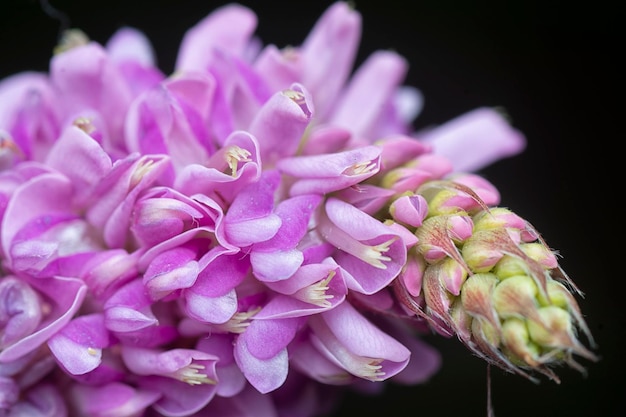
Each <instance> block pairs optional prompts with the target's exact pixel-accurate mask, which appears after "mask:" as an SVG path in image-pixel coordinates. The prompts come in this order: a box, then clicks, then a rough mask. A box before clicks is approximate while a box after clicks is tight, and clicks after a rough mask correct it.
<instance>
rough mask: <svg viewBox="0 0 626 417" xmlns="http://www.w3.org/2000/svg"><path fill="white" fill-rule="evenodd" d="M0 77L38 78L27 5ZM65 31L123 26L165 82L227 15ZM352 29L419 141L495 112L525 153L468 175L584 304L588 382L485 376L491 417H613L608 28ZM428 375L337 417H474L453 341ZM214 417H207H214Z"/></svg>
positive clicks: (614, 180) (36, 32) (46, 34)
mask: <svg viewBox="0 0 626 417" xmlns="http://www.w3.org/2000/svg"><path fill="white" fill-rule="evenodd" d="M0 3H1V6H0V7H1V8H0V16H1V18H0V19H1V24H0V77H5V76H7V75H10V74H12V73H15V72H18V71H22V70H27V69H36V70H43V71H45V70H47V65H48V60H49V57H50V54H51V51H52V48H53V47H54V45H55V43H56V36H57V33H58V30H59V23H58V21H55V20H54V19H51V18H49V17H47V16H46V15H45V14H44V13H43V12H42V10H41V8H40V6H39V1H38V0H8V1H7V0H2V1H1V2H0ZM50 3H51V4H52V5H53V6H55V7H56V8H57V9H59V10H62V11H63V12H64V13H66V14H67V15H68V16H69V18H70V23H71V25H72V26H73V27H79V28H81V29H83V30H84V31H85V32H86V33H87V34H88V35H89V36H90V37H91V38H92V39H94V40H96V41H99V42H102V43H104V42H105V41H106V40H107V39H108V37H109V36H111V35H112V34H113V32H114V31H115V30H116V29H117V28H119V27H120V26H122V25H131V26H135V27H137V28H139V29H141V30H143V31H144V32H145V33H146V34H147V35H148V36H149V38H150V39H151V41H152V43H153V45H154V47H155V49H156V52H157V57H158V64H159V66H160V68H161V69H162V70H164V71H165V72H166V73H169V72H170V71H171V70H172V68H173V63H174V59H175V57H176V51H177V48H178V45H179V42H180V40H181V38H182V36H183V33H184V31H185V30H186V29H187V28H189V27H190V26H192V25H193V24H195V23H196V22H197V21H198V20H200V19H201V18H202V17H204V16H205V15H206V14H208V13H209V12H210V11H211V10H213V9H214V8H215V7H217V6H219V5H221V4H224V3H225V2H224V1H208V0H207V1H184V0H178V1H174V0H169V1H168V0H161V1H130V0H126V1H120V0H109V1H67V0H66V1H61V0H56V1H55V0H51V1H50ZM240 3H242V4H244V5H247V6H250V7H251V8H253V9H254V10H255V12H257V15H258V16H259V26H258V30H257V34H258V35H259V36H260V37H261V39H262V40H263V41H264V42H265V43H274V44H276V45H278V46H279V47H283V46H286V45H287V44H296V45H297V44H299V43H300V42H302V40H303V39H304V37H305V36H306V34H307V33H308V31H309V29H310V28H311V27H312V26H313V24H314V22H315V21H316V19H317V18H318V17H319V16H320V14H321V13H322V12H323V11H324V10H325V9H326V7H327V6H328V5H329V4H330V2H328V1H320V2H302V1H291V2H287V1H272V2H267V1H266V2H254V1H241V2H240ZM353 4H354V5H355V7H356V9H357V10H358V11H360V12H361V13H362V15H363V40H362V44H361V49H360V54H359V60H362V59H363V58H364V57H365V56H367V55H368V54H369V53H371V52H373V51H374V50H376V49H380V48H391V49H394V50H396V51H398V52H399V53H400V54H402V55H404V56H405V57H406V58H407V59H408V60H409V62H410V65H411V67H410V70H409V75H408V78H407V80H406V84H409V85H413V86H416V87H418V88H419V89H420V90H421V91H422V92H423V94H424V96H425V107H424V110H423V113H422V114H421V115H420V117H419V118H418V120H417V121H416V123H415V125H416V127H418V128H419V127H422V126H428V125H430V124H434V123H443V122H445V121H446V120H449V119H451V118H453V117H455V116H458V115H460V114H461V113H463V112H466V111H469V110H471V109H474V108H476V107H480V106H501V107H503V108H504V109H505V110H506V111H507V112H508V114H509V115H510V116H511V120H512V123H513V125H514V126H515V127H516V128H518V129H520V130H521V131H522V132H523V133H524V134H525V135H526V137H527V139H528V147H527V149H526V151H525V152H524V153H523V154H521V155H519V156H515V157H512V158H509V159H506V160H503V161H500V162H498V163H496V164H494V165H492V166H490V167H489V168H487V169H485V170H483V171H481V173H482V174H483V175H484V176H485V177H486V178H488V179H489V180H490V181H491V182H493V183H494V184H495V185H496V186H497V187H498V188H499V190H500V191H501V194H502V205H504V206H507V207H509V208H511V209H513V210H514V211H516V212H517V213H518V214H520V215H522V216H523V217H525V218H526V219H527V220H529V221H530V222H531V223H533V224H534V225H535V226H536V227H537V229H538V230H539V231H540V232H541V233H542V234H543V237H544V238H545V239H546V241H547V242H548V244H549V245H550V246H551V247H553V248H555V249H558V250H559V251H560V254H561V255H562V257H563V258H562V260H561V265H562V266H563V268H564V269H565V271H567V272H568V273H569V275H570V276H571V277H572V278H573V280H574V281H575V282H576V283H577V284H578V286H579V287H580V288H581V289H582V290H583V291H584V292H585V293H586V296H585V298H584V299H582V300H580V299H579V301H580V304H581V307H582V310H583V313H584V314H585V316H586V318H587V320H588V324H589V326H590V327H591V330H592V332H593V334H594V336H595V337H596V340H597V342H598V343H599V345H600V348H599V350H598V353H599V354H600V355H601V356H602V359H601V361H600V362H598V363H588V362H583V363H584V364H585V365H586V366H587V368H588V376H587V377H583V376H581V375H580V374H579V373H577V372H574V371H572V370H569V369H559V370H557V372H558V373H559V374H560V375H561V377H562V383H561V384H560V385H557V384H554V383H552V382H550V381H546V380H544V381H542V382H541V383H540V384H539V385H535V384H533V383H531V382H528V381H526V380H523V379H521V378H520V377H518V376H514V375H509V374H505V373H503V372H501V371H499V370H492V391H493V406H494V410H495V415H496V416H497V417H516V416H530V415H532V416H536V417H543V416H551V417H573V416H617V415H621V414H622V413H621V412H620V411H622V412H623V410H624V408H625V407H624V406H623V401H624V399H625V398H626V397H625V394H626V389H625V388H626V383H625V380H626V376H625V375H624V363H625V361H624V356H625V355H626V353H625V352H624V349H623V346H624V345H622V343H623V342H621V339H622V336H623V335H624V332H625V330H626V320H625V314H624V309H625V307H624V301H623V300H624V298H625V292H624V280H626V273H625V268H624V259H625V257H624V254H623V249H622V240H623V238H624V227H623V225H624V220H623V217H622V216H623V212H624V210H623V203H622V201H621V198H622V195H623V191H622V190H623V187H624V182H623V180H624V175H623V174H622V171H623V164H624V162H623V158H621V152H622V150H621V145H622V142H623V139H624V133H623V132H624V126H623V123H624V117H623V114H624V112H623V104H622V103H623V93H624V89H623V81H622V76H623V67H618V60H619V57H620V55H623V53H624V38H623V36H622V33H621V30H619V25H620V24H621V23H622V22H621V21H620V17H619V16H620V15H619V14H618V13H617V11H616V10H614V9H613V8H612V7H610V6H608V5H607V4H603V3H602V2H597V1H596V2H592V3H587V4H586V5H585V6H584V7H583V6H574V5H573V3H569V2H568V3H566V2H560V3H559V2H556V3H554V2H534V1H508V2H507V1H499V2H496V1H487V2H470V1H463V2H460V1H456V2H454V1H448V0H441V1H430V0H428V1H414V2H405V1H396V0H387V1H380V2H366V1H363V0H361V1H356V2H354V3H353ZM429 341H430V342H432V343H433V344H435V345H436V346H437V347H438V348H439V349H440V350H441V352H442V353H443V357H444V362H443V367H442V369H441V371H440V372H439V373H438V374H437V375H436V376H435V377H434V378H433V379H432V380H431V381H430V382H428V383H427V384H425V385H422V386H417V387H399V386H389V387H388V388H387V389H386V392H385V393H384V394H383V395H381V396H373V397H363V396H348V398H346V400H345V401H344V402H343V405H342V406H341V409H340V410H339V412H338V414H337V415H354V414H355V413H360V414H361V415H379V413H380V415H386V416H421V417H428V416H461V415H463V416H486V415H487V412H486V366H485V365H484V363H483V362H482V361H481V360H479V359H477V358H475V357H473V356H472V355H471V354H470V353H468V352H467V351H466V350H465V349H464V348H463V347H462V346H461V345H460V344H459V343H458V342H457V341H456V340H454V339H452V340H447V339H442V338H437V337H433V338H432V339H430V340H429ZM218 417H219V416H218Z"/></svg>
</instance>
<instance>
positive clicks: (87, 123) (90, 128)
mask: <svg viewBox="0 0 626 417" xmlns="http://www.w3.org/2000/svg"><path fill="white" fill-rule="evenodd" d="M72 124H73V125H74V126H76V127H77V128H79V129H80V130H82V131H83V132H85V133H86V134H88V135H90V134H92V133H93V132H95V130H96V127H95V126H94V125H93V123H92V121H91V119H89V118H87V117H79V118H77V119H76V120H74V123H72Z"/></svg>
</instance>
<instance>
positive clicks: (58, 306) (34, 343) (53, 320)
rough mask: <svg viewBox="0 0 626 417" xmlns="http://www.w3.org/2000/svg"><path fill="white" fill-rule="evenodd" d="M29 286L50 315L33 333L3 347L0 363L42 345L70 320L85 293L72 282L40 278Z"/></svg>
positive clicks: (80, 285) (85, 289)
mask: <svg viewBox="0 0 626 417" xmlns="http://www.w3.org/2000/svg"><path fill="white" fill-rule="evenodd" d="M31 285H32V286H33V288H35V289H36V290H38V291H39V292H40V293H41V294H43V295H45V297H46V304H44V305H45V306H46V309H48V308H49V309H50V312H49V313H48V314H47V315H46V316H45V317H44V318H43V320H42V322H41V324H40V325H39V326H38V328H37V330H36V331H34V332H33V333H31V334H29V335H28V336H25V337H23V338H21V339H20V340H18V341H16V342H15V343H13V344H11V345H9V346H6V347H5V348H4V349H3V350H2V351H1V352H0V362H8V361H13V360H15V359H18V358H20V357H21V356H23V355H26V354H27V353H29V352H32V351H33V350H35V349H37V348H38V347H39V346H41V345H42V344H43V343H45V342H46V341H47V340H48V339H49V338H50V337H52V336H53V335H54V334H56V333H57V332H58V331H59V330H61V329H62V328H63V326H65V325H66V324H67V323H68V322H69V321H70V320H71V319H72V317H73V316H74V314H76V312H77V311H78V309H79V308H80V306H81V304H82V302H83V299H84V298H85V295H86V293H87V286H86V285H85V284H83V282H82V281H80V280H78V279H75V278H65V277H52V278H42V279H36V280H33V281H32V282H31Z"/></svg>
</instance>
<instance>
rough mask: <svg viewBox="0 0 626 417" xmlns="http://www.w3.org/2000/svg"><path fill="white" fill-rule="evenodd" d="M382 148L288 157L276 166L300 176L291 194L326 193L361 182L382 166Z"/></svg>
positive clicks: (282, 170)
mask: <svg viewBox="0 0 626 417" xmlns="http://www.w3.org/2000/svg"><path fill="white" fill-rule="evenodd" d="M380 155H381V148H380V147H378V146H366V147H362V148H357V149H353V150H348V151H344V152H338V153H334V154H327V155H312V156H300V157H293V158H286V159H283V160H281V161H279V162H278V163H277V164H276V166H277V168H278V169H279V170H280V171H281V172H283V173H285V174H287V175H291V176H293V177H295V178H297V181H296V182H295V183H294V184H293V185H292V186H291V188H290V189H289V193H290V194H291V195H292V196H294V195H300V194H326V193H330V192H333V191H338V190H342V189H345V188H348V187H350V186H352V185H355V184H358V183H360V182H362V181H364V180H366V179H367V178H369V177H371V176H373V175H375V174H376V173H377V172H378V171H379V169H380Z"/></svg>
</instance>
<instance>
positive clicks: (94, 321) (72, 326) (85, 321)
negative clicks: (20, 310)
mask: <svg viewBox="0 0 626 417" xmlns="http://www.w3.org/2000/svg"><path fill="white" fill-rule="evenodd" d="M108 345H109V335H108V331H107V329H106V328H105V327H104V317H103V315H102V314H90V315H87V316H80V317H77V318H75V319H73V320H72V321H70V322H69V323H68V324H66V325H65V327H63V328H62V329H61V330H60V331H59V332H57V333H56V334H55V335H54V336H52V337H51V338H50V339H49V340H48V347H49V348H50V351H52V354H53V355H54V356H55V357H56V358H57V360H58V361H59V363H60V364H61V365H62V366H63V368H64V369H65V370H66V371H67V372H69V373H70V374H72V375H82V374H85V373H87V372H90V371H93V370H94V369H95V368H96V367H98V365H100V362H101V360H102V349H103V348H105V347H107V346H108Z"/></svg>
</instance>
